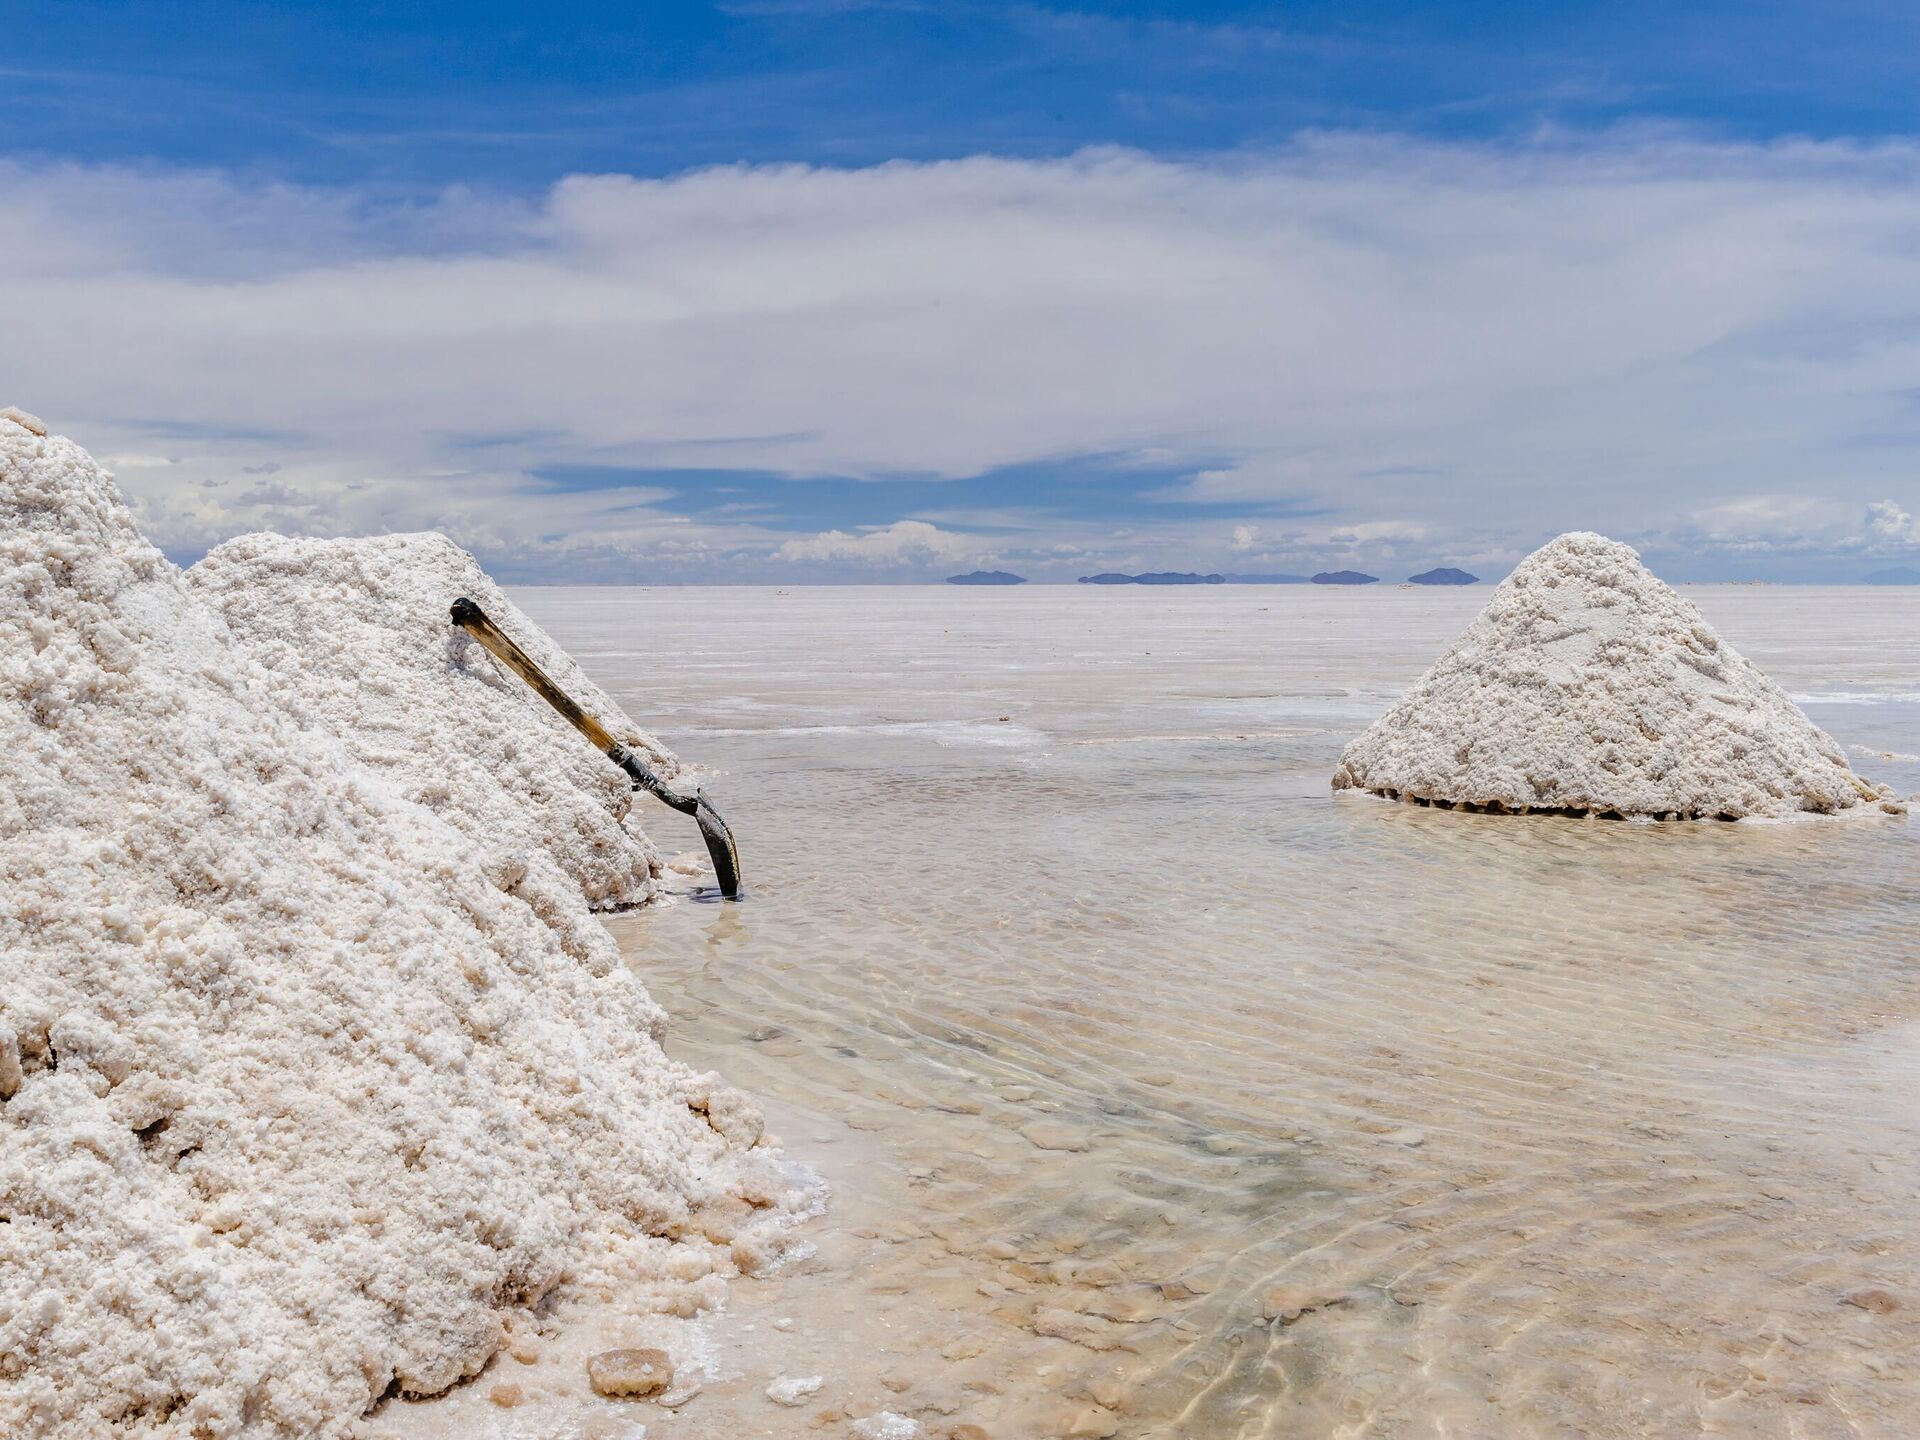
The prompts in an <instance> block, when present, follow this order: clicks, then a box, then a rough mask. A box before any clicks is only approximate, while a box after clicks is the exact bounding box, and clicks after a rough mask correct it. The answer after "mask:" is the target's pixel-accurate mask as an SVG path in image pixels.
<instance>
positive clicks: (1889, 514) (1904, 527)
mask: <svg viewBox="0 0 1920 1440" xmlns="http://www.w3.org/2000/svg"><path fill="white" fill-rule="evenodd" d="M1867 529H1868V530H1869V531H1870V532H1871V533H1872V534H1874V535H1875V536H1877V537H1879V538H1880V539H1883V540H1891V541H1893V542H1894V543H1895V544H1896V545H1920V520H1915V519H1914V518H1913V516H1911V515H1909V514H1908V513H1907V512H1906V511H1905V510H1903V509H1901V508H1900V507H1899V506H1898V505H1896V504H1894V502H1893V501H1891V500H1876V501H1874V502H1873V503H1872V504H1871V505H1869V506H1867Z"/></svg>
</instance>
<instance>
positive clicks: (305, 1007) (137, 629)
mask: <svg viewBox="0 0 1920 1440" xmlns="http://www.w3.org/2000/svg"><path fill="white" fill-rule="evenodd" d="M312 708H313V707H312V706H311V704H310V701H309V699H308V697H307V696H306V695H305V694H304V693H303V691H302V689H301V688H300V687H299V686H296V685H292V684H290V683H289V682H288V681H287V680H286V678H285V677H284V676H283V675H281V674H280V673H279V671H278V670H277V669H276V668H274V667H273V666H269V665H264V664H261V663H260V662H259V661H258V660H257V659H256V658H255V657H254V655H253V653H252V651H251V650H250V649H249V648H248V647H247V646H246V645H245V644H243V643H242V642H241V641H239V640H238V639H236V638H235V636H234V635H233V633H232V632H231V631H230V630H229V628H228V627H227V625H226V624H225V622H224V621H223V620H222V619H221V617H220V616H219V614H218V613H217V612H215V611H214V610H213V609H211V608H210V607H208V606H207V605H205V604H204V603H202V602H201V601H200V600H198V599H197V598H196V597H195V595H194V594H193V593H192V591H191V590H190V589H189V588H188V587H187V586H186V585H185V584H184V583H183V582H182V579H181V576H180V572H179V571H178V570H176V569H175V568H174V567H173V566H172V565H170V564H169V563H168V562H167V560H166V559H165V558H164V557H163V556H162V555H161V554H160V553H159V551H157V550H155V549H154V548H153V547H152V546H151V545H150V544H148V543H147V542H146V540H145V539H144V538H142V536H141V535H140V533H139V531H138V530H137V529H136V528H135V527H134V524H133V522H132V520H131V518H130V517H129V515H128V513H127V510H126V507H125V506H124V505H123V504H122V503H121V500H120V497H119V495H118V493H117V492H116V490H115V488H114V486H113V484H112V481H111V480H110V479H109V478H108V477H107V476H105V475H104V474H102V473H101V471H100V470H99V469H98V468H96V467H95V466H94V464H93V462H92V461H91V460H90V459H88V457H87V456H86V454H85V453H84V452H83V451H81V450H80V449H78V448H77V447H76V446H74V445H72V444H71V443H69V442H67V441H65V440H60V439H50V438H47V437H46V436H45V435H44V434H43V433H42V432H41V430H40V427H38V426H37V425H35V424H32V423H29V422H28V421H27V420H25V419H24V418H22V417H17V416H15V417H9V416H6V415H4V414H0V1435H6V1436H23V1437H24V1436H35V1437H41V1440H97V1437H100V1436H104V1435H129V1436H131V1435H141V1436H156V1437H159V1436H164V1437H172V1436H178V1437H181V1440H185V1437H188V1436H242V1435H245V1436H249V1437H263V1440H264V1437H295V1436H298V1437H303V1440H313V1437H344V1436H346V1435H348V1434H349V1433H351V1432H352V1431H353V1430H354V1429H355V1427H356V1422H357V1419H358V1417H359V1416H360V1415H361V1413H362V1412H363V1411H364V1410H365V1409H366V1408H367V1406H369V1405H370V1404H371V1403H373V1402H374V1401H375V1400H377V1399H378V1398H379V1397H380V1396H381V1395H382V1394H384V1393H386V1392H387V1391H388V1389H389V1388H390V1387H391V1388H398V1389H402V1390H407V1391H419V1392H431V1391H434V1390H438V1389H440V1388H442V1387H444V1386H447V1385H449V1384H452V1383H453V1382H455V1381H457V1380H459V1379H460V1378H461V1377H462V1376H465V1375H470V1374H473V1373H474V1372H476V1371H477V1370H479V1369H480V1367H481V1366H483V1365H484V1364H485V1363H486V1362H487V1360H488V1358H489V1357H490V1356H491V1355H492V1354H493V1353H494V1351H495V1350H496V1349H497V1348H498V1347H499V1345H500V1343H501V1335H502V1326H503V1317H504V1316H506V1315H508V1314H510V1313H511V1312H512V1311H513V1310H514V1309H515V1308H517V1307H521V1306H527V1305H532V1304H536V1303H538V1302H540V1301H541V1300H542V1298H543V1297H547V1296H550V1295H553V1294H554V1293H556V1291H557V1292H559V1293H565V1291H566V1287H567V1286H568V1285H569V1284H570V1283H574V1282H577V1283H581V1284H588V1285H595V1286H612V1285H615V1284H617V1285H619V1286H620V1287H621V1288H622V1292H623V1294H624V1295H625V1296H626V1297H628V1298H629V1299H630V1300H631V1301H632V1302H633V1303H637V1304H648V1303H651V1304H654V1305H658V1306H661V1307H675V1308H681V1307H686V1306H690V1305H697V1304H698V1303H701V1301H702V1300H704V1299H706V1298H710V1292H711V1289H712V1287H714V1286H715V1285H717V1284H718V1283H719V1282H718V1280H717V1279H715V1278H713V1277H714V1276H717V1275H725V1274H727V1273H729V1272H730V1271H731V1269H732V1268H733V1266H734V1265H735V1264H736V1263H740V1264H746V1265H752V1264H754V1263H755V1262H756V1260H757V1259H758V1258H759V1256H760V1251H759V1249H758V1246H759V1244H760V1243H761V1237H763V1236H764V1235H765V1233H766V1232H765V1230H764V1229H762V1228H760V1226H762V1225H763V1224H765V1223H767V1222H769V1221H770V1220H771V1218H772V1217H773V1216H775V1215H777V1214H778V1212H779V1211H780V1210H781V1209H782V1207H785V1206H787V1205H789V1204H797V1203H799V1200H800V1197H799V1195H798V1194H797V1192H796V1191H795V1189H794V1187H793V1186H792V1184H791V1183H790V1181H789V1180H788V1178H787V1176H786V1172H785V1170H784V1169H783V1168H782V1167H780V1166H779V1165H778V1164H777V1163H776V1161H775V1160H774V1158H772V1157H771V1156H769V1155H768V1152H767V1150H766V1148H765V1147H764V1146H762V1147H758V1148H755V1141H756V1140H757V1139H758V1137H759V1125H758V1123H757V1121H756V1120H755V1118H754V1116H753V1113H752V1110H751V1106H750V1104H749V1102H746V1101H745V1100H744V1099H743V1098H742V1097H739V1096H736V1095H733V1094H732V1093H731V1092H728V1091H726V1090H724V1089H722V1088H717V1087H716V1083H715V1082H714V1080H713V1078H712V1077H711V1076H700V1075H696V1074H694V1073H692V1072H690V1071H689V1070H687V1069H686V1067H684V1066H683V1065H681V1064H679V1063H677V1062H675V1061H672V1060H669V1059H668V1058H667V1057H666V1055H665V1054H663V1053H662V1051H661V1049H660V1045H659V1042H658V1036H659V1034H660V1030H661V1026H662V1016H661V1014H660V1012H659V1010H658V1009H657V1008H656V1007H655V1006H654V1005H653V1004H652V1002H651V1001H650V1000H649V999H648V998H647V995H646V993H645V991H644V990H642V989H641V988H640V986H639V984H638V982H637V981H636V980H635V979H634V978H633V976H632V974H631V973H630V972H629V971H628V970H627V969H626V968H625V967H624V966H623V965H622V964H621V963H620V956H619V954H618V952H617V950H616V949H615V948H614V946H613V944H612V942H611V940H610V939H609V937H608V936H607V935H606V933H605V932H604V931H603V930H601V929H600V928H599V927H598V925H597V924H596V923H595V922H594V921H593V920H592V919H591V917H590V916H588V915H587V914H586V910H585V902H584V901H583V900H582V899H581V896H580V893H579V890H578V888H577V887H573V889H572V890H571V894H570V895H569V894H568V893H567V892H566V890H565V889H564V887H561V886H560V885H558V884H557V883H555V884H553V885H550V886H547V887H546V888H545V889H544V890H541V891H538V893H530V887H529V885H528V884H527V879H528V875H527V871H526V869H525V867H523V866H522V865H521V864H520V862H519V857H518V856H516V854H515V853H514V852H513V850H512V849H511V848H508V849H502V848H501V847H499V846H497V845H494V844H490V843H488V842H487V841H486V840H485V838H484V837H481V838H476V837H475V835H474V834H472V833H470V832H468V831H466V830H463V829H461V828H459V827H458V826H456V825H454V824H451V823H449V822H448V821H447V820H446V819H443V818H442V817H441V816H439V815H437V814H435V813H434V811H433V810H432V809H431V808H429V807H428V805H426V804H424V803H420V802H417V801H415V800H411V799H408V798H406V797H405V796H404V795H403V794H402V793H401V787H397V786H395V785H394V784H393V783H392V781H391V779H390V777H389V776H388V775H387V774H385V773H383V771H382V770H380V769H378V768H375V767H373V766H369V765H367V764H365V763H363V762H361V761H360V760H357V759H356V758H355V757H354V755H353V754H352V753H351V752H350V751H349V750H348V748H347V747H346V746H344V745H342V744H341V743H340V741H339V740H338V739H337V738H336V737H335V736H334V735H333V734H332V733H331V732H330V730H329V728H328V726H327V725H325V724H322V723H318V722H317V721H316V720H315V718H314V717H313V715H312V713H311V711H312ZM448 783H449V784H450V785H456V786H457V785H458V784H459V783H461V777H460V776H458V775H452V776H449V777H448ZM549 869H550V871H551V873H552V874H554V875H556V876H557V875H558V873H559V872H558V870H557V868H555V867H549ZM809 1198H810V1197H809ZM748 1217H754V1222H755V1223H754V1226H753V1227H752V1228H742V1227H743V1226H744V1225H745V1224H746V1221H747V1219H748ZM736 1231H738V1237H737V1239H736V1243H735V1244H733V1245H732V1246H729V1245H728V1244H727V1241H728V1240H729V1239H733V1238H735V1235H736ZM699 1277H705V1278H699ZM650 1292H658V1293H657V1294H650Z"/></svg>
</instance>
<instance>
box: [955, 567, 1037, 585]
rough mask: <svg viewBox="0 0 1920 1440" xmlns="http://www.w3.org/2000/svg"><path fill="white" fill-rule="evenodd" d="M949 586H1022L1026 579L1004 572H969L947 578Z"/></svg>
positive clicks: (1022, 576)
mask: <svg viewBox="0 0 1920 1440" xmlns="http://www.w3.org/2000/svg"><path fill="white" fill-rule="evenodd" d="M947 583H948V584H949V585H1024V584H1026V583H1027V577H1026V576H1024V575H1010V574H1008V573H1007V572H1006V571H1005V570H969V571H968V572H967V573H966V574H964V575H949V576H947Z"/></svg>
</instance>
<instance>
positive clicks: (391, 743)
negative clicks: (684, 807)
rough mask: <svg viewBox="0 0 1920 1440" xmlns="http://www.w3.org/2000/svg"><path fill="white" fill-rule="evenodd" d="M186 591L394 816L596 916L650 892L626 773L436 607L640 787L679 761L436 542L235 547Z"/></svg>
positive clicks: (254, 540) (216, 556) (473, 567)
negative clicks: (540, 681)
mask: <svg viewBox="0 0 1920 1440" xmlns="http://www.w3.org/2000/svg"><path fill="white" fill-rule="evenodd" d="M187 583H188V585H190V586H191V587H192V588H193V590H194V592H195V593H196V594H198V595H199V596H200V597H201V598H202V599H203V600H206V601H207V602H209V603H210V604H212V605H213V606H214V607H215V608H216V609H218V610H219V611H220V613H221V614H222V615H223V616H224V617H225V618H226V621H227V625H228V626H229V628H230V629H232V631H233V633H234V634H235V635H236V636H237V637H238V638H239V639H241V640H242V641H244V642H245V643H246V645H247V647H248V649H249V650H251V651H252V653H253V657H254V659H256V660H257V661H258V662H259V663H261V664H263V665H266V666H268V667H269V668H271V669H272V670H273V671H274V672H275V673H276V675H278V676H279V677H281V678H282V679H283V680H284V681H285V682H286V686H287V688H289V689H290V690H292V691H293V692H294V693H296V694H298V696H299V697H300V699H301V701H302V703H303V705H304V706H305V718H307V719H310V720H312V721H314V722H316V723H318V724H321V725H324V726H325V727H326V728H327V729H328V730H330V731H331V732H332V733H333V734H334V735H335V736H337V737H338V738H339V740H340V741H341V743H342V744H344V745H345V746H346V748H347V749H348V751H349V752H351V753H352V755H353V756H354V758H355V759H357V760H360V761H361V762H363V763H365V764H367V765H370V766H372V767H373V768H375V769H376V770H378V771H380V772H381V773H382V774H383V775H384V776H386V778H387V779H388V780H389V781H390V782H391V783H393V784H394V785H395V786H396V787H397V788H398V789H399V790H400V792H401V793H402V794H403V795H405V796H406V797H407V798H408V799H409V800H415V801H418V802H420V803H421V804H423V805H425V806H427V807H428V808H429V809H431V810H433V811H434V812H436V813H437V814H439V815H441V816H442V817H443V818H445V819H446V820H448V821H449V822H451V823H452V824H454V825H456V826H458V827H459V828H460V829H461V830H462V831H463V832H464V833H465V834H467V835H468V836H470V837H471V838H473V839H474V840H476V841H481V840H487V839H489V838H491V839H492V840H493V841H495V842H497V844H498V845H499V846H500V848H502V849H506V850H510V851H512V852H514V853H516V854H518V855H520V856H521V857H522V858H523V859H525V860H527V861H528V862H529V863H530V864H534V865H536V866H537V864H538V858H537V857H545V858H546V859H549V860H551V861H552V863H553V864H555V865H557V866H559V868H560V870H561V871H562V872H564V873H565V875H566V876H567V877H568V878H569V880H570V881H571V883H572V884H573V885H574V886H575V887H577V888H578V889H579V890H581V891H582V892H583V893H584V894H585V895H586V897H587V901H588V903H589V904H591V905H593V906H595V907H596V908H602V909H605V908H612V907H616V906H623V905H633V904H638V903H641V902H643V901H645V900H647V899H649V898H650V897H651V896H652V895H653V894H654V893H655V889H656V877H657V876H658V874H659V871H660V859H659V856H658V854H657V853H656V852H655V851H654V849H653V847H652V846H651V845H650V844H648V843H647V839H646V836H645V835H644V834H642V833H640V831H639V829H638V826H637V819H638V817H634V818H633V819H631V820H630V819H629V818H628V811H629V809H630V808H631V806H632V803H633V792H632V789H631V787H630V786H629V783H628V781H627V777H626V774H625V772H623V771H622V770H621V769H620V768H619V767H618V766H616V765H615V764H613V762H612V761H610V760H608V759H607V758H606V756H604V755H602V754H600V752H599V751H597V750H595V749H594V748H593V747H592V746H591V745H589V744H588V743H587V742H586V741H585V740H583V739H582V738H581V737H580V735H579V733H578V732H577V731H575V730H574V729H573V727H572V726H570V725H568V724H567V722H566V721H564V720H562V719H561V718H560V717H559V716H558V715H556V714H555V713H554V711H553V708H552V707H551V706H549V705H548V704H547V703H546V702H545V701H544V700H542V699H540V697H539V696H537V695H535V694H534V693H533V691H532V690H530V689H529V688H528V687H527V685H526V684H525V682H523V681H522V680H521V679H520V678H519V677H518V676H516V675H513V674H511V673H510V672H508V671H507V670H506V669H505V667H503V666H502V665H500V664H499V662H497V661H496V660H494V658H493V657H492V656H491V655H489V654H487V652H486V651H485V650H484V649H482V648H481V647H480V646H479V645H478V644H476V643H475V642H474V641H473V640H472V638H471V637H470V636H468V635H467V633H466V632H465V631H464V630H460V629H458V628H456V627H454V626H452V625H449V624H448V623H447V607H448V606H449V605H450V604H452V602H453V601H454V600H455V599H457V598H458V597H460V596H462V595H465V596H468V597H470V598H471V599H473V600H475V601H477V602H478V603H479V605H480V607H481V609H483V610H485V611H486V612H487V614H488V615H489V616H490V617H491V618H492V619H493V620H494V622H495V623H496V624H498V625H500V626H501V627H502V628H503V629H505V630H506V632H507V633H508V634H509V635H511V636H513V637H514V638H515V639H516V640H517V641H518V642H519V643H520V646H521V648H522V649H524V650H525V651H526V652H527V653H528V654H529V655H530V656H532V657H533V659H534V662H535V663H536V664H538V665H539V666H540V667H541V668H542V669H543V670H545V671H546V672H547V674H548V675H550V676H552V677H553V679H554V681H555V683H556V684H558V685H559V686H560V688H561V689H563V690H565V691H566V692H567V693H568V694H570V695H572V696H573V698H574V699H576V700H578V701H579V702H580V703H581V705H583V706H584V707H585V708H586V710H587V713H588V714H590V715H593V716H594V717H595V718H597V719H598V720H599V721H600V722H601V723H602V724H604V725H605V726H606V727H607V728H608V730H610V731H612V732H613V734H614V736H615V738H617V739H619V740H622V741H624V742H625V743H626V744H628V745H629V746H632V747H633V748H634V749H636V750H637V751H638V752H639V753H640V755H641V758H643V759H645V760H647V761H648V762H649V763H650V764H651V765H652V766H653V768H654V770H655V773H657V774H660V775H662V776H663V777H665V776H671V775H673V774H675V773H677V771H678V769H679V763H678V761H676V760H675V759H674V757H673V756H672V755H671V753H669V752H668V751H667V749H666V747H664V746H663V745H661V744H660V742H659V741H658V740H656V739H654V738H653V737H652V736H651V735H648V734H646V733H645V732H643V731H641V730H638V729H636V728H635V727H634V726H633V724H632V722H631V721H629V720H628V719H627V718H626V716H625V715H623V714H622V713H621V711H620V707H619V706H618V705H616V704H615V703H614V702H613V700H612V698H611V697H609V696H608V695H607V694H606V693H605V692H604V691H603V690H601V689H600V687H599V686H597V685H595V684H594V683H593V682H592V681H591V680H589V679H588V678H587V677H586V675H585V674H584V673H583V672H582V671H581V669H580V667H579V666H578V665H576V664H575V663H574V661H573V659H572V657H571V656H569V655H568V654H567V653H566V652H565V651H564V650H562V649H560V647H559V646H557V645H555V644H554V643H553V641H552V640H551V639H550V638H549V637H548V636H547V635H546V633H545V632H543V631H542V630H540V629H539V627H537V626H535V625H534V624H533V623H532V622H531V621H529V620H528V619H527V618H526V616H525V615H523V614H521V613H520V610H519V608H518V607H516V606H515V605H514V604H513V603H512V602H511V601H509V600H508V599H507V597H506V596H505V595H504V594H502V593H501V591H500V588H499V587H498V586H496V585H495V584H494V583H493V582H492V581H491V580H490V579H488V578H487V575H486V572H484V571H483V570H481V568H480V566H479V565H478V564H477V563H476V562H475V560H474V558H473V557H472V556H471V555H469V554H467V553H466V552H465V551H463V550H461V549H460V548H459V547H458V546H456V545H455V544H454V543H453V542H452V541H451V540H448V539H447V538H446V537H445V536H443V535H382V536H378V537H375V538H372V539H365V540H302V539H290V538H288V537H287V536H284V535H243V536H241V537H240V538H239V539H237V540H230V541H228V542H227V543H226V544H224V545H222V546H220V547H219V548H218V549H217V550H215V551H213V553H212V554H210V555H208V556H207V557H206V558H205V559H204V560H202V561H200V563H199V564H197V565H195V566H194V567H193V568H192V569H191V570H189V571H187ZM660 813H661V814H663V815H664V814H666V813H667V812H666V811H665V810H662V811H661V812H660ZM630 826H631V827H632V828H629V827H630ZM547 878H550V877H547Z"/></svg>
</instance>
